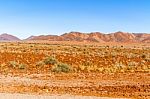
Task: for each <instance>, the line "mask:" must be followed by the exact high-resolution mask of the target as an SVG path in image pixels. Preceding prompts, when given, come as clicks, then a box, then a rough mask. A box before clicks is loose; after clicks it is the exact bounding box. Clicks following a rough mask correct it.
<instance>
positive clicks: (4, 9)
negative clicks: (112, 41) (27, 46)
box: [0, 0, 150, 39]
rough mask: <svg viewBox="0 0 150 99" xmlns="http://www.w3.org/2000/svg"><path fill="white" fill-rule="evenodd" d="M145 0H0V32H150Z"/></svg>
mask: <svg viewBox="0 0 150 99" xmlns="http://www.w3.org/2000/svg"><path fill="white" fill-rule="evenodd" d="M149 5H150V1H149V0H1V1H0V13H1V16H0V22H1V24H0V34H2V33H8V34H12V35H15V36H17V37H19V38H21V39H24V38H27V37H29V36H31V35H61V34H63V33H67V32H71V31H79V32H88V33H89V32H102V33H112V32H116V31H123V32H130V33H150V28H149V26H150V20H149V17H150V13H149V12H150V6H149Z"/></svg>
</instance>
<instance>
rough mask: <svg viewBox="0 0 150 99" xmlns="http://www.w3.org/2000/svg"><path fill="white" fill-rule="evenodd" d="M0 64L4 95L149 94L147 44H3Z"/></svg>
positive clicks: (146, 98) (0, 89) (0, 88)
mask: <svg viewBox="0 0 150 99" xmlns="http://www.w3.org/2000/svg"><path fill="white" fill-rule="evenodd" d="M0 64H1V65H0V92H2V93H22V94H32V95H43V97H45V99H46V98H47V97H50V98H51V97H55V95H60V97H62V99H63V97H65V98H72V96H77V99H79V98H80V97H78V95H79V96H92V97H91V98H98V97H99V98H100V97H110V98H135V99H137V98H143V99H149V98H150V46H149V44H139V45H137V44H118V45H117V44H108V43H107V44H98V43H97V44H93V45H92V44H84V45H83V44H81V43H76V44H74V43H70V44H68V43H64V42H63V43H62V44H61V43H60V42H59V43H54V42H53V43H43V42H40V43H33V42H24V43H23V42H13V43H4V42H3V43H0ZM45 95H46V96H45ZM51 95H54V96H51ZM9 96H11V94H8V95H6V97H9ZM94 96H95V97H94ZM1 97H2V96H1ZM1 97H0V98H1ZM16 97H22V95H17V96H16ZM25 97H28V96H24V98H25ZM29 97H31V98H30V99H32V97H33V96H29ZM37 97H38V96H37ZM82 98H83V97H82ZM84 98H87V97H84ZM88 98H90V97H88ZM25 99H26V98H25ZM27 99H28V98H27ZM38 99H39V98H38ZM42 99H43V98H42ZM102 99H103V98H102ZM104 99H105V98H104Z"/></svg>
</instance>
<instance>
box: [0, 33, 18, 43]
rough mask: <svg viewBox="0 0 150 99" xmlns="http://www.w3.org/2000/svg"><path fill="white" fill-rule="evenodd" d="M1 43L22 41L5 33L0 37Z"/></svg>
mask: <svg viewBox="0 0 150 99" xmlns="http://www.w3.org/2000/svg"><path fill="white" fill-rule="evenodd" d="M0 41H20V39H19V38H17V37H15V36H13V35H10V34H7V33H4V34H1V35H0Z"/></svg>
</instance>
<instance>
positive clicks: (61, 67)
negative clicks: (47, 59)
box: [52, 63, 72, 73]
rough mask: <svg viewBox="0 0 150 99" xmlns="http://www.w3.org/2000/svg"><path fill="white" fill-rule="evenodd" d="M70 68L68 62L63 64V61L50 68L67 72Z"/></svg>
mask: <svg viewBox="0 0 150 99" xmlns="http://www.w3.org/2000/svg"><path fill="white" fill-rule="evenodd" d="M71 70H72V69H71V67H70V66H69V65H68V64H64V63H59V64H57V65H55V66H54V68H52V71H53V72H65V73H68V72H70V71H71Z"/></svg>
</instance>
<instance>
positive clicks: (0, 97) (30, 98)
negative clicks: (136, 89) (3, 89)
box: [0, 93, 126, 99]
mask: <svg viewBox="0 0 150 99" xmlns="http://www.w3.org/2000/svg"><path fill="white" fill-rule="evenodd" d="M0 99H126V98H108V97H94V96H70V95H52V96H46V95H25V94H7V93H0Z"/></svg>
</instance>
